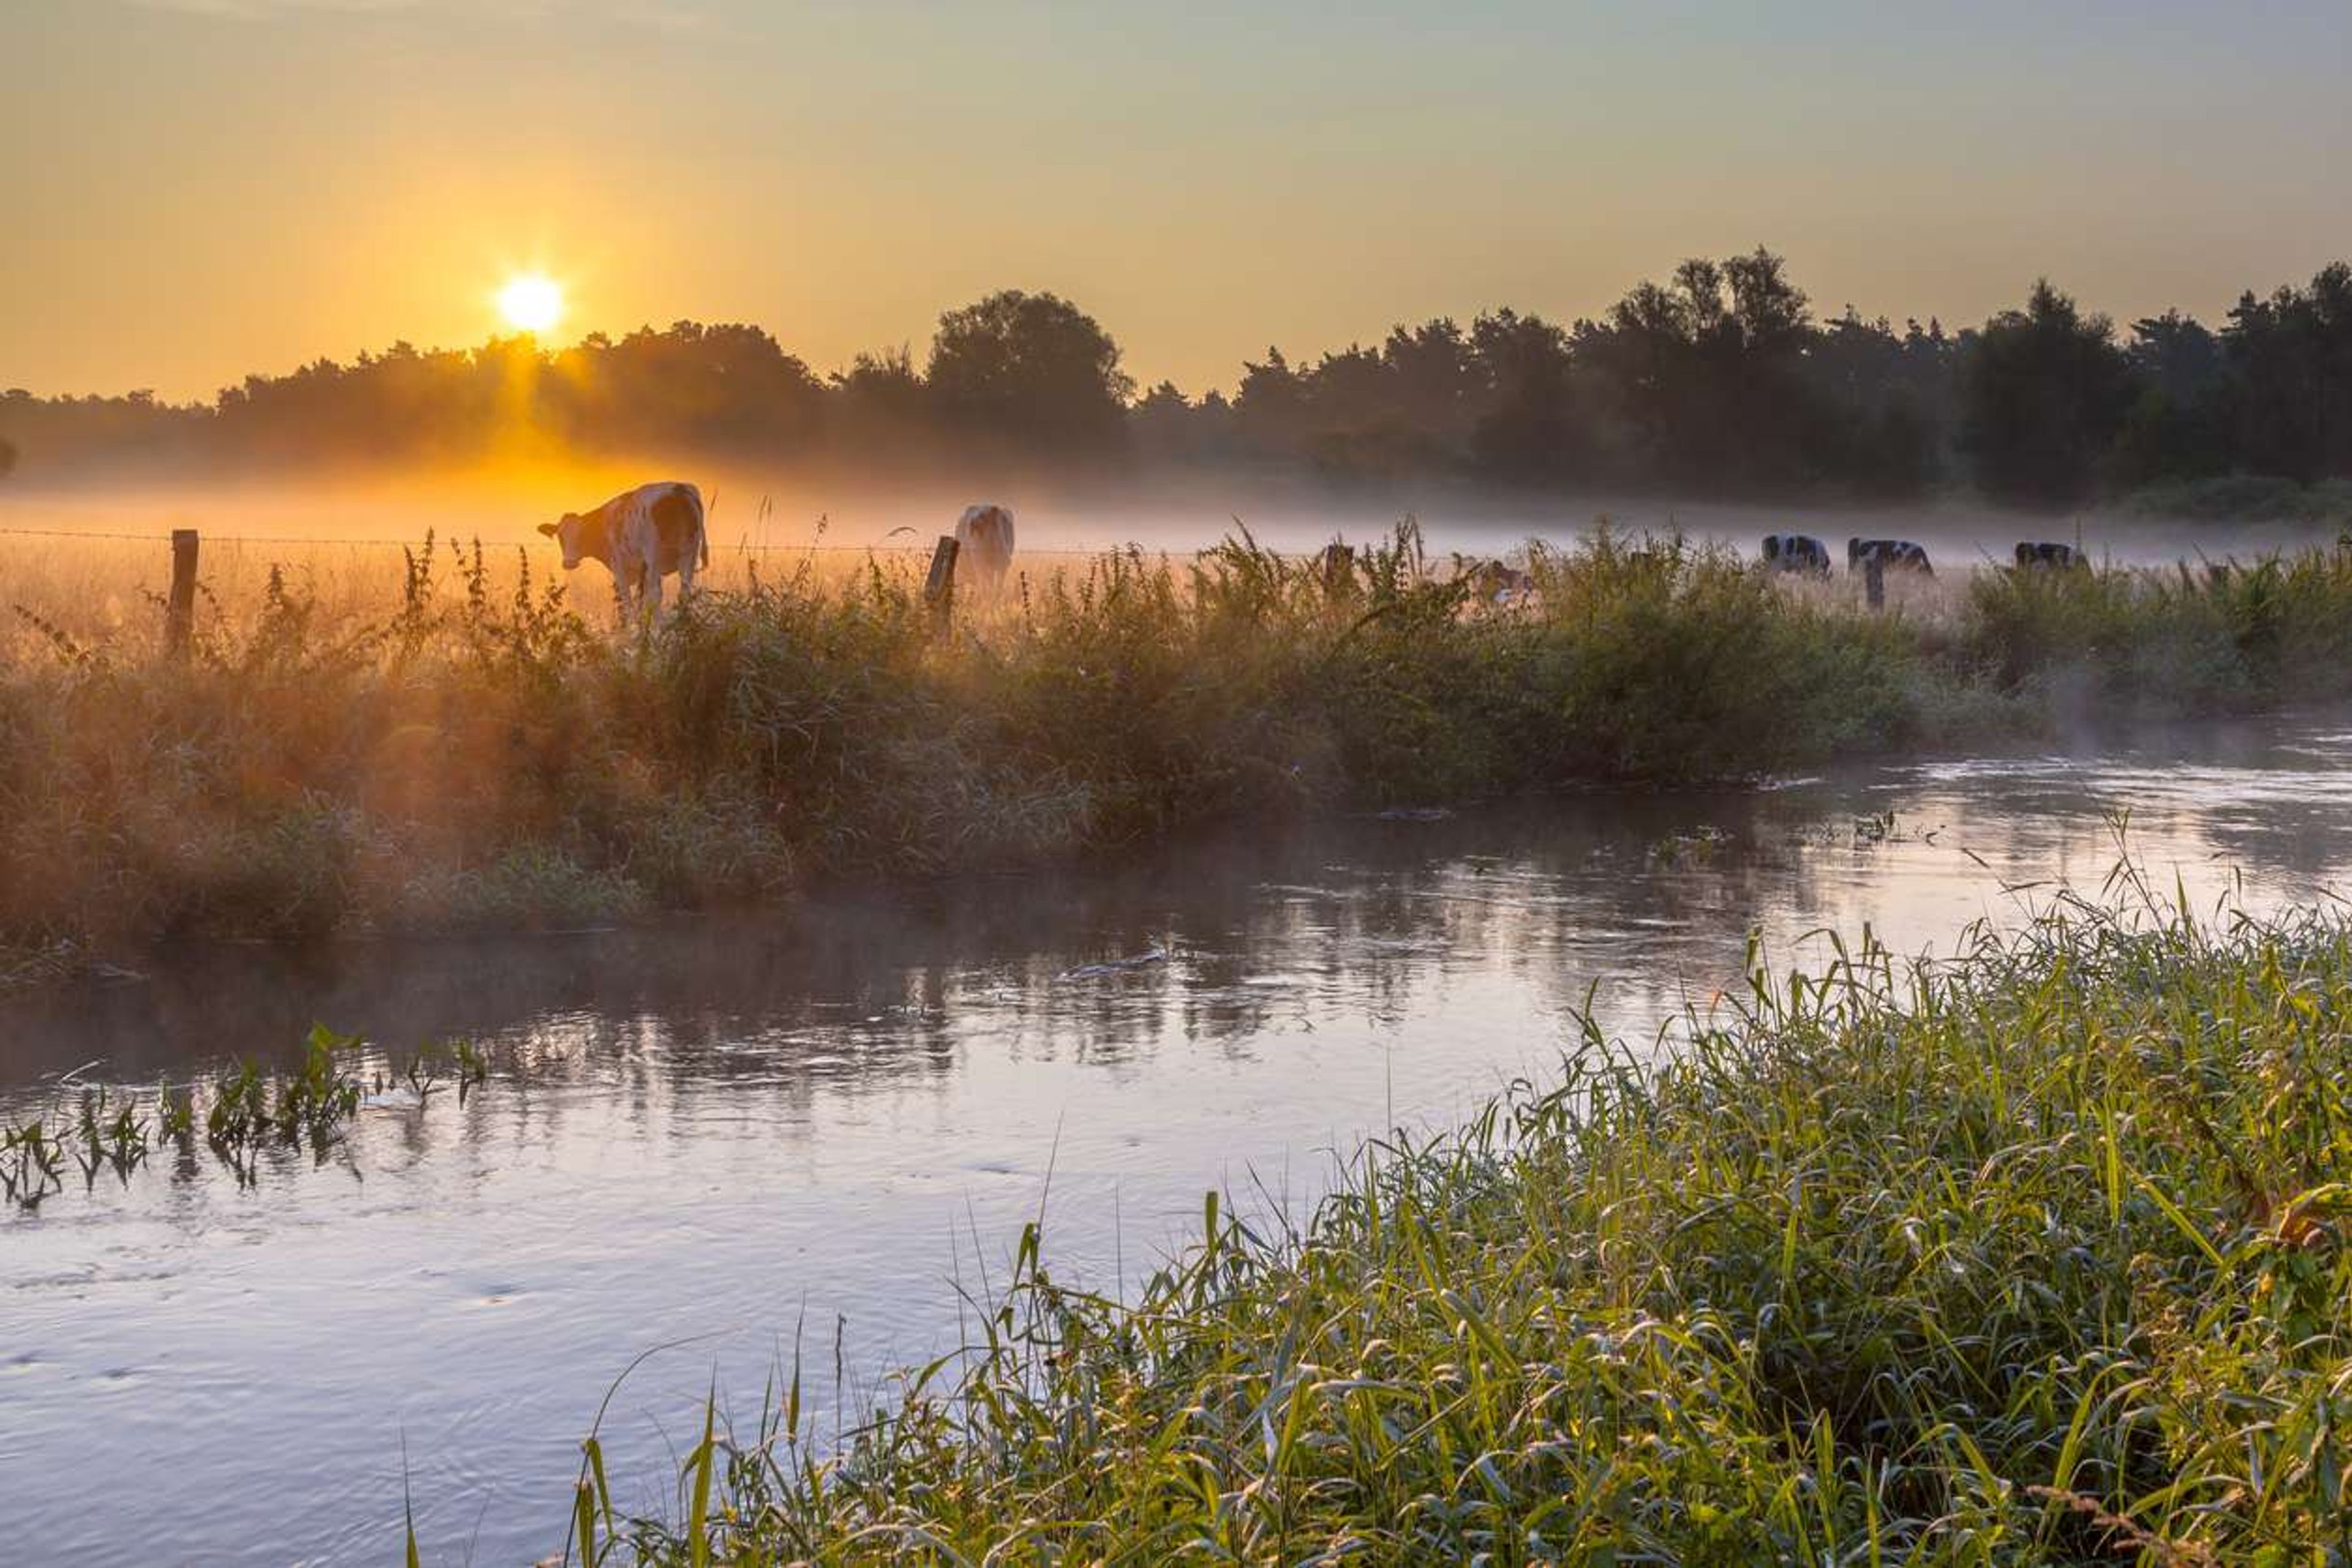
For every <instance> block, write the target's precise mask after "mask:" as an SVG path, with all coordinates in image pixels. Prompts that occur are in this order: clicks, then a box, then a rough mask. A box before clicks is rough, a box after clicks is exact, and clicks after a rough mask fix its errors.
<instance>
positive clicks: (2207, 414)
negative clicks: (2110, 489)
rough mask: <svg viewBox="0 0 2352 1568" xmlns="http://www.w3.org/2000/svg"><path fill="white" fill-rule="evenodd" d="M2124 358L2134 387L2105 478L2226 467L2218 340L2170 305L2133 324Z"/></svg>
mask: <svg viewBox="0 0 2352 1568" xmlns="http://www.w3.org/2000/svg"><path fill="white" fill-rule="evenodd" d="M2124 358H2125V361H2126V363H2127V364H2128V365H2129V366H2130V370H2131V377H2132V382H2133V384H2134V387H2135V391H2134V394H2133V396H2132V401H2131V405H2130V407H2129V408H2127V409H2126V411H2125V414H2124V418H2123V424H2122V426H2121V428H2120V429H2119V430H2118V432H2117V433H2116V442H2115V448H2114V451H2113V452H2112V454H2111V455H2110V457H2109V459H2108V477H2109V478H2110V479H2112V480H2113V481H2114V482H2116V484H2118V485H2121V486H2131V485H2142V484H2147V483H2149V482H2150V481H2152V480H2158V479H2190V478H2195V477H2197V476H2200V475H2206V474H2215V473H2221V472H2225V471H2227V470H2228V468H2229V467H2230V465H2231V451H2230V408H2231V386H2230V377H2229V366H2228V364H2227V363H2225V362H2224V360H2223V358H2222V353H2221V340H2220V339H2219V338H2217V337H2215V336H2214V335H2213V333H2212V332H2210V331H2208V330H2207V329H2206V328H2205V327H2204V326H2203V325H2202V324H2201V323H2200V322H2198V321H2194V320H2192V319H2190V318H2189V317H2187V316H2184V315H2182V314H2181V313H2180V312H2179V311H2178V310H2167V311H2166V312H2165V313H2164V314H2163V315H2161V316H2149V317H2144V318H2142V319H2141V320H2139V321H2134V322H2133V323H2132V336H2131V342H2130V343H2129V344H2127V345H2126V348H2125V350H2124Z"/></svg>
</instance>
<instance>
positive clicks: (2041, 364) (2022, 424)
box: [1960, 278, 2134, 508]
mask: <svg viewBox="0 0 2352 1568" xmlns="http://www.w3.org/2000/svg"><path fill="white" fill-rule="evenodd" d="M2115 337H2116V332H2115V323H2114V322H2112V321H2109V320H2108V319H2107V318H2106V317H2105V316H2103V315H2085V314H2084V313H2083V311H2082V310H2080V309H2079V308H2078V307H2077V306H2076V305H2075V303H2074V300H2073V299H2072V298H2070V297H2069V296H2067V295H2064V294H2062V293H2060V292H2059V291H2058V290H2057V289H2053V288H2052V287H2051V285H2050V280H2049V279H2046V278H2045V279H2039V280H2037V281H2036V282H2035V283H2034V285H2033V292H2032V295H2030V296H2029V297H2028V298H2027V300H2026V304H2025V309H2024V310H2004V311H2002V312H2001V313H2000V315H1998V316H1995V317H1994V318H1993V319H1992V320H1991V321H1987V322H1986V323H1985V327H1984V331H1982V332H1981V333H1979V334H1978V336H1977V338H1976V340H1975V342H1973V343H1972V344H1971V345H1970V346H1969V351H1968V353H1967V354H1966V356H1965V363H1964V365H1963V369H1962V374H1961V412H1960V444H1961V447H1962V448H1963V449H1964V450H1966V451H1967V452H1968V454H1969V458H1971V459H1972V461H1973V462H1974V464H1975V470H1976V479H1977V483H1978V485H1979V487H1980V488H1981V489H1983V490H1984V492H1985V493H1986V494H1987V495H1990V496H1992V497H1994V498H1996V499H1997V500H2004V501H2009V502H2011V503H2013V504H2016V505H2021V506H2028V507H2042V508H2058V507H2063V506H2067V505H2070V504H2073V503H2074V502H2078V501H2081V500H2084V498H2086V497H2087V496H2088V495H2089V494H2090V492H2091V489H2092V487H2093V485H2094V483H2095V480H2096V479H2097V475H2098V464H2099V460H2100V458H2102V457H2103V456H2104V455H2105V452H2106V450H2107V446H2108V443H2109V442H2110V441H2111V440H2112V439H2113V438H2114V437H2115V435H2116V430H2117V429H2118V428H2119V427H2120V426H2121V425H2122V423H2123V419H2124V414H2125V410H2126V408H2127V407H2128V406H2129V405H2130V403H2131V399H2132V395H2133V392H2134V386H2133V380H2132V371H2131V365H2130V363H2129V362H2128V361H2127V360H2126V358H2125V357H2124V354H2123V351H2122V350H2120V349H2118V348H2117V347H2116V341H2115Z"/></svg>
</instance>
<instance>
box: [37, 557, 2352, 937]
mask: <svg viewBox="0 0 2352 1568" xmlns="http://www.w3.org/2000/svg"><path fill="white" fill-rule="evenodd" d="M204 559H205V564H204V583H203V586H204V594H203V597H202V601H201V603H200V606H199V614H198V616H197V624H196V636H195V647H194V657H193V658H191V659H190V660H189V661H188V662H187V663H185V664H184V665H173V664H171V663H168V662H166V661H164V660H163V659H162V658H160V657H159V649H158V641H159V637H160V625H161V614H160V607H159V605H158V604H157V602H156V598H155V596H156V595H158V594H159V593H160V592H161V589H162V587H163V576H164V571H165V561H166V556H165V552H163V550H162V549H161V548H160V547H158V546H155V545H118V544H113V543H102V542H91V543H86V544H75V545H72V546H66V547H61V546H60V545H59V544H58V542H55V541H43V542H37V543H36V542H28V541H26V540H23V539H20V538H7V537H5V536H0V614H5V620H0V948H8V949H13V950H14V956H12V957H11V958H10V960H9V962H8V963H5V964H0V971H5V972H6V973H14V974H16V975H19V976H35V975H39V974H43V973H55V972H57V971H58V969H60V968H61V967H63V968H70V967H71V965H72V963H74V962H76V961H78V959H79V958H82V957H86V956H88V955H89V954H91V953H93V952H103V951H113V950H122V949H135V948H136V947H137V946H138V945H139V944H141V943H142V942H149V941H152V940H153V939H155V938H157V937H159V936H163V935H167V934H172V933H179V932H238V933H247V934H261V935H275V936H292V935H302V934H308V933H316V932H322V931H334V930H339V929H344V928H348V927H352V926H372V927H385V926H411V925H429V926H452V925H458V926H462V925H467V924H485V925H497V926H510V925H515V924H524V923H533V922H552V923H572V922H576V921H586V920H593V919H602V918H606V917H610V916H613V915H617V914H626V913H629V912H631V911H633V910H641V909H645V908H647V907H650V906H655V905H667V906H702V905H709V904H712V903H717V902H723V901H728V900H751V899H761V898H768V897H773V896H775V895H777V894H779V893H782V892H784V891H786V890H789V889H792V888H794V887H797V886H800V885H802V884H803V883H804V882H805V881H806V880H807V879H809V878H810V877H811V876H814V875H821V874H825V873H832V872H854V873H869V872H907V871H930V870H937V869H941V868H950V867H956V866H967V865H973V864H992V863H1004V862H1011V861H1025V860H1034V859H1037V858H1045V857H1052V856H1060V855H1068V854H1073V853H1076V852H1079V851H1082V850H1088V849H1099V848H1103V847H1112V846H1117V845H1119V844H1122V843H1127V842H1131V841H1134V840H1137V839H1139V838H1143V837H1150V836H1153V835H1157V834H1160V833H1164V832H1166V831H1168V830H1170V829H1171V828H1172V827H1174V826H1177V825H1180V824H1182V823H1186V822H1192V821H1197V820H1200V819H1202V818H1203V817H1206V816H1213V815H1216V814H1220V813H1232V812H1237V811H1256V812H1289V811H1302V810H1316V809H1326V808H1329V807H1331V806H1335V805H1389V804H1404V803H1426V802H1431V801H1438V800H1459V799H1463V798H1467V797H1476V796H1481V795H1494V794H1498V793H1502V792H1507V791H1517V790H1526V789H1531V788H1545V787H1554V786H1559V785H1562V784H1572V783H1582V782H1593V781H1629V782H1644V783H1661V782H1675V781H1682V780H1696V779H1719V778H1725V777H1732V776H1739V775H1748V774H1755V773H1764V772H1768V771H1770V770H1775V769H1780V768H1786V767H1790V766H1796V765H1802V764H1806V763H1814V762H1818V761H1821V760H1823V759H1827V758H1831V757H1836V756H1843V755H1857V754H1870V753H1874V752H1886V751H1888V750H1892V749H1897V748H1916V747H1921V746H1945V747H1949V746H1956V745H1968V744H1979V743H1983V742H1987V741H1989V740H1990V741H2006V740H2011V739H2014V738H2017V737H2020V736H2025V735H2030V734H2032V733H2033V732H2035V731H2036V730H2037V729H2039V728H2042V727H2045V726H2048V725H2050V724H2052V723H2053V722H2056V721H2057V720H2058V719H2059V718H2060V717H2061V716H2063V715H2071V714H2076V713H2081V712H2085V711H2088V712H2095V713H2097V714H2101V715H2105V716H2107V717H2110V718H2113V717H2116V716H2119V715H2126V714H2129V713H2133V712H2151V713H2155V714H2158V715H2161V716H2178V715H2180V714H2191V713H2197V712H2201V711H2211V710H2220V709H2225V708H2226V709H2230V710H2242V709H2244V708H2245V707H2247V706H2249V705H2250V704H2253V703H2258V702H2262V701H2265V700H2273V701H2274V700H2296V699H2304V700H2322V699H2337V698H2342V697H2345V696H2347V695H2352V548H2339V549H2336V550H2334V551H2324V552H2310V553H2308V554H2305V555H2301V556H2294V557H2281V558H2273V559H2271V560H2267V561H2263V562H2261V563H2256V564H2255V565H2253V566H2252V567H2245V568H2238V569H2233V570H2231V571H2230V572H2227V573H2223V574H2218V575H2214V576H2210V577H2207V576H2192V575H2188V574H2179V575H2174V574H2148V573H2135V572H2124V571H2111V572H2107V571H2103V572H2084V573H2075V574H2061V575H2046V574H2045V575H2042V576H2032V577H2018V576H2013V575H2011V574H2007V573H1999V572H1987V573H1981V574H1976V575H1974V576H1972V577H1969V578H1967V579H1964V580H1957V581H1956V580H1938V581H1937V582H1936V583H1934V584H1895V587H1894V607H1893V609H1892V610H1891V612H1890V613H1888V614H1885V615H1871V614H1868V613H1866V612H1864V610H1863V609H1862V608H1861V606H1860V604H1859V595H1858V591H1857V590H1856V589H1855V588H1854V587H1853V585H1852V584H1845V583H1832V584H1791V583H1789V582H1786V581H1781V580H1775V579H1770V578H1767V577H1764V576H1762V575H1759V574H1758V573H1756V572H1754V571H1753V570H1751V569H1749V568H1748V567H1746V566H1744V565H1743V564H1741V563H1739V562H1738V560H1737V559H1736V558H1735V557H1733V556H1732V555H1730V554H1728V553H1727V552H1722V551H1719V550H1716V549H1712V548H1705V547H1700V546H1696V545H1693V544H1691V543H1689V542H1685V541H1683V540H1680V539H1663V540H1647V539H1642V540H1632V539H1626V538H1623V537H1621V536H1618V535H1615V534H1612V533H1611V532H1610V531H1607V530H1606V529H1605V528H1604V529H1602V530H1601V531H1598V532H1596V533H1595V535H1594V536H1593V537H1591V539H1589V540H1587V541H1586V542H1583V543H1581V544H1580V545H1578V546H1577V547H1575V548H1573V549H1570V550H1549V549H1545V548H1542V547H1536V548H1534V549H1533V550H1532V551H1531V552H1530V553H1529V555H1528V557H1527V558H1526V563H1527V566H1528V570H1529V571H1530V573H1531V574H1533V577H1534V579H1535V581H1536V584H1537V593H1536V595H1535V596H1534V598H1533V600H1532V601H1531V602H1529V603H1527V604H1524V605H1516V606H1512V607H1510V608H1508V609H1501V610H1497V609H1495V608H1493V607H1490V606H1485V605H1480V604H1478V603H1476V602H1475V601H1474V600H1473V599H1472V598H1471V597H1470V595H1469V592H1468V590H1467V588H1466V586H1465V584H1463V583H1462V582H1460V581H1457V580H1454V578H1453V575H1452V574H1451V572H1450V570H1449V569H1448V568H1447V567H1446V566H1445V565H1444V564H1443V563H1433V562H1431V561H1428V560H1426V559H1424V558H1423V555H1422V553H1421V551H1420V545H1419V541H1418V538H1417V536H1416V535H1415V533H1414V532H1413V531H1412V529H1411V528H1410V527H1407V528H1405V529H1403V530H1401V531H1399V532H1398V534H1397V535H1396V537H1395V538H1393V539H1391V541H1389V542H1387V543H1386V544H1384V545H1382V546H1380V547H1377V548H1372V549H1367V550H1364V551H1361V552H1360V553H1359V555H1358V557H1357V559H1356V562H1355V563H1354V566H1353V568H1352V569H1351V570H1349V571H1348V572H1346V573H1344V574H1338V575H1336V576H1334V575H1329V574H1325V573H1324V572H1323V571H1321V570H1319V569H1318V567H1317V566H1315V565H1314V564H1313V563H1307V562H1301V561H1297V560H1293V559H1286V558H1283V557H1280V556H1277V555H1275V554H1273V553H1271V552H1266V551H1265V550H1262V549H1260V548H1258V547H1257V546H1256V545H1255V543H1253V542H1250V541H1249V540H1248V539H1247V538H1245V537H1243V538H1236V539H1233V540H1229V541H1227V542H1225V543H1223V544H1222V545H1220V546H1218V547H1217V548H1215V549H1213V550H1210V551H1207V552H1202V553H1201V554H1200V555H1199V556H1198V557H1196V558H1194V559H1192V560H1188V561H1181V562H1180V561H1171V560H1168V559H1166V558H1164V557H1150V556H1146V555H1144V554H1142V553H1141V552H1129V553H1123V554H1107V555H1098V556H1091V557H1077V558H1063V559H1060V560H1046V559H1037V558H1033V559H1032V560H1031V561H1030V562H1029V563H1028V565H1027V570H1026V571H1025V572H1024V574H1023V575H1022V576H1021V578H1020V579H1019V580H1018V581H1016V582H1015V583H1013V584H1011V585H1009V586H1008V587H1007V588H1006V590H1005V591H1004V592H1003V593H1002V594H1000V595H995V596H994V597H992V598H989V599H985V600H981V599H976V598H975V599H967V600H966V601H965V602H963V603H962V604H961V605H959V607H958V612H957V616H956V618H955V623H954V625H953V626H952V628H951V629H950V631H948V632H947V633H946V635H941V634H940V631H939V629H938V628H937V627H936V626H935V624H934V622H933V619H932V617H931V616H929V613H928V612H927V610H926V607H925V605H923V603H922V599H921V592H920V589H921V581H920V575H921V569H922V565H923V557H922V556H921V555H920V554H919V553H912V552H908V553H891V554H882V553H873V554H869V553H866V552H791V553H759V554H754V553H751V552H741V551H730V550H725V549H722V550H720V551H719V552H717V553H716V556H715V559H714V561H713V563H712V569H711V571H710V573H709V576H708V577H707V578H706V579H705V584H704V585H703V591H702V592H700V593H699V594H698V595H697V598H696V601H695V603H694V605H693V607H692V608H691V610H690V611H688V613H685V614H682V615H678V616H673V617H671V618H669V619H667V620H666V621H665V622H664V623H663V624H662V625H661V626H659V627H658V628H656V629H653V630H646V629H643V628H638V629H616V627H615V624H614V622H615V616H614V612H613V607H612V605H611V603H610V599H609V578H608V577H607V576H606V575H605V574H604V573H603V571H602V570H601V569H600V568H594V567H591V568H588V569H586V570H584V571H583V572H582V573H580V574H576V575H573V576H572V577H570V578H568V579H565V580H562V581H551V578H550V575H549V574H550V571H551V565H552V559H553V558H552V553H551V552H549V551H546V550H534V551H522V550H517V549H512V548H509V549H505V550H496V549H492V550H481V549H476V548H460V547H457V546H456V545H453V544H452V543H451V542H448V541H442V542H437V543H435V544H433V545H431V546H430V547H429V548H426V547H425V546H423V545H422V544H421V543H420V546H419V547H418V548H415V549H413V550H401V549H395V548H383V547H362V546H304V547H287V546H270V545H241V546H232V545H228V544H226V543H225V542H214V543H212V544H208V545H207V547H206V549H205V558H204ZM558 575H559V576H560V575H561V574H558Z"/></svg>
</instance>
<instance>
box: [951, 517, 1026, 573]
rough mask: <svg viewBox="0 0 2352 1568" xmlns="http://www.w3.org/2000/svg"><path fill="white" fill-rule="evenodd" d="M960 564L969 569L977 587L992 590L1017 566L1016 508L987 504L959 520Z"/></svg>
mask: <svg viewBox="0 0 2352 1568" xmlns="http://www.w3.org/2000/svg"><path fill="white" fill-rule="evenodd" d="M955 538H956V565H957V567H958V569H959V575H961V573H962V571H963V570H966V569H968V570H969V571H970V573H971V580H972V582H973V583H974V584H975V585H977V586H979V587H982V588H989V589H992V588H995V587H996V586H998V585H999V584H1002V583H1003V581H1004V574H1005V572H1006V570H1007V569H1008V568H1010V567H1011V566H1012V564H1013V509H1012V508H1010V507H1003V506H997V505H995V504H993V503H990V502H983V503H982V504H980V505H978V506H968V507H966V508H964V509H963V515H962V516H961V517H960V518H958V519H956V527H955Z"/></svg>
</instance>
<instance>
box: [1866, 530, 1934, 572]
mask: <svg viewBox="0 0 2352 1568" xmlns="http://www.w3.org/2000/svg"><path fill="white" fill-rule="evenodd" d="M1874 561H1875V562H1877V563H1878V567H1879V570H1881V571H1882V572H1916V573H1918V574H1920V575H1921V576H1923V577H1933V576H1934V575H1935V574H1936V569H1935V568H1934V567H1933V566H1931V565H1929V564H1928V563H1927V551H1926V550H1924V549H1922V548H1921V547H1920V546H1918V545H1916V544H1914V543H1912V542H1910V541H1909V540H1907V539H1849V540H1847V541H1846V542H1845V569H1846V570H1847V571H1849V572H1861V571H1864V570H1866V569H1868V567H1869V565H1870V563H1872V562H1874Z"/></svg>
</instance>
